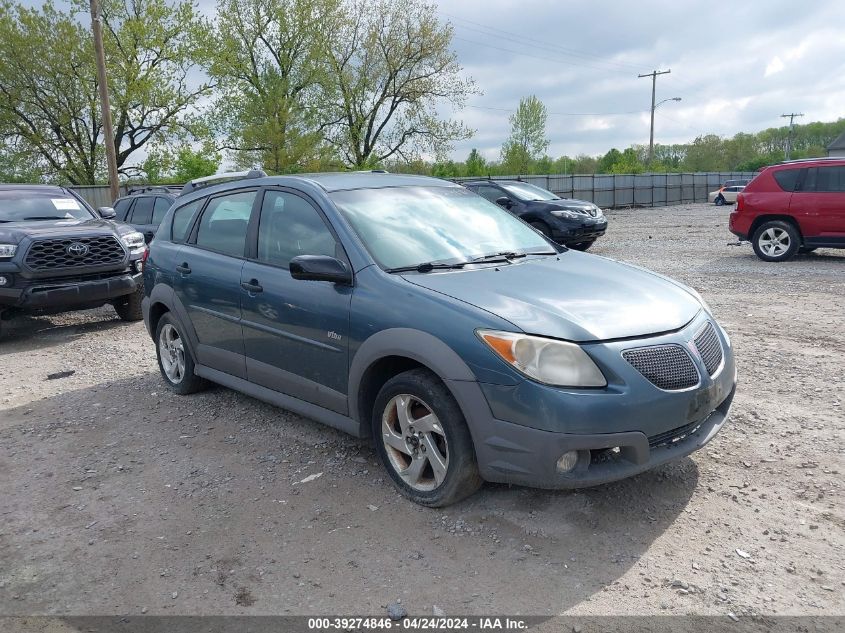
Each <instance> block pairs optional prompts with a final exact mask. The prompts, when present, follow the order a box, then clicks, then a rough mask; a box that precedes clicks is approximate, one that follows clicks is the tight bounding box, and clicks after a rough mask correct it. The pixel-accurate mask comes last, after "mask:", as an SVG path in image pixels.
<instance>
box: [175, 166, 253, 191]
mask: <svg viewBox="0 0 845 633" xmlns="http://www.w3.org/2000/svg"><path fill="white" fill-rule="evenodd" d="M266 177H267V174H266V173H264V172H263V171H262V170H260V169H250V170H249V171H230V172H226V173H222V174H214V175H213V176H204V177H203V178H194V179H193V180H191V181H189V182H187V183H186V184H185V186H184V187H182V192H181V193H180V194H179V195H181V196H184V195H185V194H186V193H191V192H192V191H196V190H197V189H200V188H201V187H207V186H209V185H211V184H212V183H215V182H218V181H224V180H245V179H248V178H266Z"/></svg>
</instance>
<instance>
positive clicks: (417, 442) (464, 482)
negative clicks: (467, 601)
mask: <svg viewBox="0 0 845 633" xmlns="http://www.w3.org/2000/svg"><path fill="white" fill-rule="evenodd" d="M401 412H404V414H403V413H401ZM403 420H404V421H403ZM372 425H373V427H372V428H373V439H374V440H375V445H376V451H377V452H378V454H379V458H380V459H381V462H382V464H383V465H384V468H385V470H387V473H388V474H389V475H390V479H391V480H392V481H393V484H394V485H395V486H396V488H398V489H399V491H400V492H401V493H402V494H403V495H405V496H406V497H408V498H409V499H410V500H411V501H414V502H415V503H419V504H420V505H424V506H428V507H431V508H440V507H443V506H447V505H450V504H452V503H455V502H457V501H460V500H461V499H464V498H466V497H468V496H470V495H471V494H472V493H474V492H475V491H476V490H478V488H479V487H480V486H481V483H482V481H481V477H480V476H479V474H478V465H477V464H476V461H475V450H474V448H473V445H472V438H471V437H470V434H469V429H468V428H467V425H466V420H465V419H464V415H463V413H462V412H461V409H460V407H459V406H458V403H457V402H456V401H455V398H454V397H453V396H452V394H451V393H450V392H449V390H448V389H447V388H446V386H445V385H444V384H443V383H442V382H441V381H440V379H439V378H438V377H437V376H436V375H434V374H433V373H431V372H430V371H428V370H427V369H413V370H411V371H406V372H403V373H401V374H399V375H397V376H394V377H393V378H391V379H390V380H388V381H387V382H386V383H385V384H384V386H383V387H382V388H381V391H379V394H378V396H377V397H376V402H375V406H374V408H373V419H372Z"/></svg>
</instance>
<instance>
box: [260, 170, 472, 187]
mask: <svg viewBox="0 0 845 633" xmlns="http://www.w3.org/2000/svg"><path fill="white" fill-rule="evenodd" d="M282 178H284V179H288V178H301V179H303V180H309V181H311V182H313V183H315V184H316V185H318V186H319V187H321V188H322V189H324V190H325V191H343V190H347V189H384V188H386V187H414V186H417V187H457V186H458V185H456V184H455V183H453V182H450V181H448V180H441V179H440V178H432V177H431V176H416V175H413V174H388V173H386V172H372V171H368V172H323V173H315V174H296V175H292V176H268V177H267V178H262V179H261V180H262V181H267V182H271V181H275V180H278V179H282Z"/></svg>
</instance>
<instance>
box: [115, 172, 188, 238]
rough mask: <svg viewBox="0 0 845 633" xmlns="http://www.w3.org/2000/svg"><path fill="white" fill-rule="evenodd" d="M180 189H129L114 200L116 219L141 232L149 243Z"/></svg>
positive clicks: (164, 187)
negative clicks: (125, 193) (122, 195)
mask: <svg viewBox="0 0 845 633" xmlns="http://www.w3.org/2000/svg"><path fill="white" fill-rule="evenodd" d="M180 190H181V187H166V186H161V187H141V188H138V189H130V190H129V194H128V195H126V196H124V197H122V198H118V199H117V200H115V202H114V211H115V214H116V219H117V220H118V221H120V222H126V223H127V224H131V225H132V227H133V228H134V229H135V230H136V231H140V232H141V233H143V234H144V240H145V241H146V242H147V244H149V243H150V241H151V240H152V239H153V236H154V235H155V233H156V231H157V230H158V225H159V224H161V220H162V218H164V214H165V213H167V210H168V209H169V208H170V206H171V205H172V204H173V202H174V201H175V200H176V198H177V196H178V195H179V192H180Z"/></svg>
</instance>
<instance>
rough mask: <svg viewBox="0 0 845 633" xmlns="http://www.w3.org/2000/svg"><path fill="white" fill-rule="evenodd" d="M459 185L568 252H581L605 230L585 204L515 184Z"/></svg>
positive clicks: (598, 213) (598, 212) (594, 210)
mask: <svg viewBox="0 0 845 633" xmlns="http://www.w3.org/2000/svg"><path fill="white" fill-rule="evenodd" d="M462 184H463V185H464V186H465V187H466V188H467V189H469V190H470V191H473V192H475V193H477V194H479V195H480V196H482V197H483V198H487V199H488V200H489V201H490V202H495V203H496V204H498V205H500V206H502V207H504V208H505V209H507V210H508V211H510V212H511V213H513V214H514V215H516V216H518V217H520V218H522V219H523V220H525V221H526V222H528V223H529V224H530V225H531V226H533V227H534V228H535V229H537V230H538V231H540V232H541V233H542V234H543V235H545V236H546V237H550V238H552V239H553V240H554V241H555V242H557V243H558V244H564V245H566V246H569V247H570V248H575V249H578V250H580V251H585V250H587V249H588V248H590V246H592V245H593V243H594V242H595V241H596V240H597V239H598V238H600V237H601V236H602V235H604V233H605V231H606V230H607V218H605V217H604V213H602V210H601V209H600V208H599V207H598V206H597V205H595V204H593V203H592V202H587V201H586V200H574V199H572V198H560V197H558V196H557V195H555V194H554V193H552V192H551V191H547V190H546V189H543V188H541V187H538V186H536V185H531V184H528V183H526V182H520V181H518V180H473V181H470V182H465V183H462Z"/></svg>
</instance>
